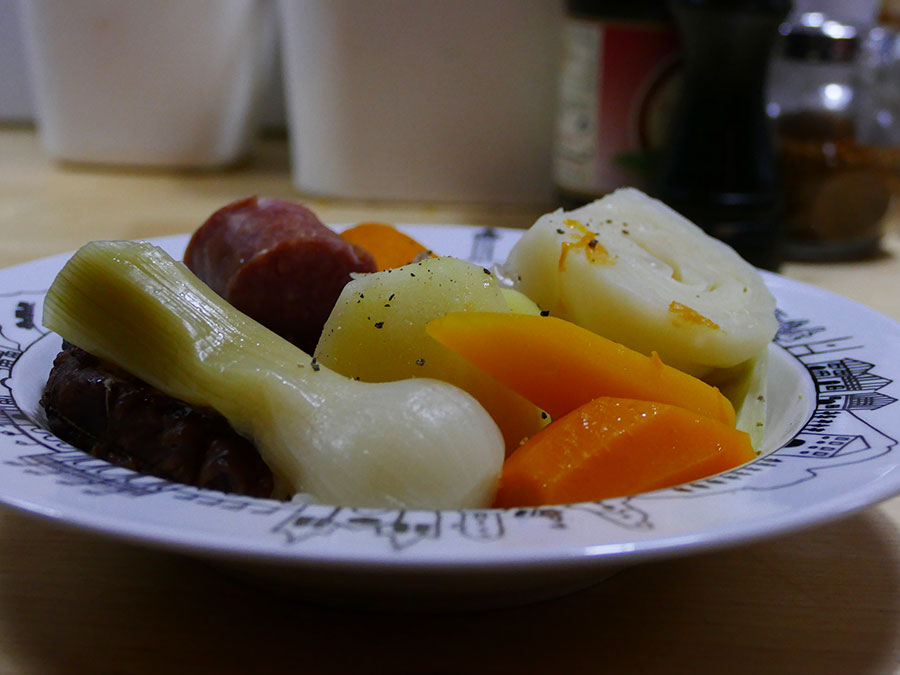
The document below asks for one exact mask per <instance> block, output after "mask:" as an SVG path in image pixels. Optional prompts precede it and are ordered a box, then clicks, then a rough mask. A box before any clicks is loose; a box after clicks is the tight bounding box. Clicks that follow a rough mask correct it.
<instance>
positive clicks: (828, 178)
mask: <svg viewBox="0 0 900 675" xmlns="http://www.w3.org/2000/svg"><path fill="white" fill-rule="evenodd" d="M776 128H777V131H778V150H779V161H780V169H781V175H782V177H783V181H784V190H785V194H784V197H785V204H786V210H785V235H786V243H785V254H786V255H787V256H788V257H791V258H794V259H818V260H825V259H830V260H835V259H843V258H855V257H862V256H866V255H870V254H871V253H873V252H874V251H875V250H876V249H877V247H878V242H879V240H880V238H881V234H882V223H883V221H884V216H885V214H886V213H887V210H888V207H889V206H890V200H891V192H890V190H889V189H888V187H887V182H886V168H882V166H881V165H882V163H883V160H885V159H886V154H887V151H886V150H880V149H878V148H874V147H865V146H862V145H859V144H858V143H857V142H856V139H855V134H854V124H853V121H852V120H850V119H848V118H846V117H844V116H842V115H837V114H833V113H829V112H827V111H813V110H807V111H803V112H794V113H788V114H785V115H782V116H781V117H779V119H778V122H777V125H776Z"/></svg>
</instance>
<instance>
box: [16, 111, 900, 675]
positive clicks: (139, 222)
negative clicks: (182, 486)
mask: <svg viewBox="0 0 900 675" xmlns="http://www.w3.org/2000/svg"><path fill="white" fill-rule="evenodd" d="M252 193H258V194H266V195H272V196H282V197H289V198H293V199H304V201H306V202H307V203H308V204H309V205H310V206H311V207H312V208H313V209H314V210H315V211H316V212H317V213H318V214H319V215H320V217H322V219H323V220H325V221H326V222H352V221H358V220H363V219H378V220H387V221H393V222H436V223H472V224H487V223H491V224H494V225H504V226H514V227H527V226H528V225H530V224H531V222H533V220H534V219H535V217H536V216H537V215H539V214H540V213H541V212H543V211H544V210H545V208H546V207H544V206H541V205H534V206H515V207H513V206H505V207H500V206H492V205H455V204H395V203H361V202H353V203H347V202H343V201H330V200H323V199H313V198H303V197H302V196H301V195H298V194H297V193H296V191H295V190H294V189H293V188H292V186H291V183H290V178H289V170H288V158H287V152H286V149H285V144H284V141H283V139H281V140H280V139H268V140H263V141H261V142H260V143H259V144H258V146H257V147H256V148H255V151H254V154H253V156H252V157H251V158H250V160H249V161H248V163H247V164H246V165H244V166H242V167H238V168H236V169H233V170H229V171H223V172H221V173H212V174H210V173H179V174H172V173H162V172H149V171H144V172H111V171H108V170H103V171H101V170H98V169H93V170H88V169H81V168H77V169H76V168H72V167H58V166H54V165H53V164H51V163H50V162H48V161H47V160H46V158H45V157H43V156H42V154H41V152H40V149H39V147H38V144H37V140H36V137H35V135H34V133H33V132H32V131H31V130H29V129H23V128H0V266H8V265H12V264H15V263H19V262H25V261H27V260H30V259H33V258H36V257H40V256H44V255H49V254H51V253H57V252H62V251H67V250H71V249H74V248H76V247H77V246H79V245H80V244H82V243H84V242H85V241H87V240H91V239H101V238H138V237H140V238H144V237H152V236H160V235H166V234H177V233H183V232H188V231H191V230H192V229H194V228H195V227H196V226H197V225H199V224H200V223H201V222H202V221H203V220H204V219H205V217H206V216H207V215H208V214H209V213H211V212H212V211H213V210H215V209H216V208H217V207H219V206H221V205H223V204H225V203H226V202H228V201H230V200H232V199H235V198H237V197H241V196H244V195H247V194H252ZM783 272H784V273H785V274H786V275H788V276H790V277H793V278H796V279H801V280H803V281H807V282H810V283H813V284H816V285H818V286H821V287H823V288H828V289H831V290H835V291H838V292H840V293H842V294H844V295H846V296H849V297H851V298H853V299H855V300H857V301H860V302H862V303H864V304H868V305H870V306H872V307H874V308H875V309H877V310H879V311H881V312H884V313H885V314H888V315H890V316H892V317H894V318H896V319H900V293H898V291H897V289H898V281H900V236H898V234H897V232H896V231H892V232H891V233H890V234H889V235H888V237H887V238H886V241H885V252H884V253H883V254H882V255H881V256H879V257H878V258H877V259H875V260H872V261H867V262H864V263H847V264H840V265H798V264H791V265H788V266H786V267H785V268H784V270H783ZM888 288H892V289H894V290H892V291H887V290H885V289H888ZM898 527H900V498H898V499H893V500H890V501H888V502H885V503H883V504H881V505H879V506H876V507H874V508H870V509H868V510H866V511H864V512H861V513H857V514H855V515H852V516H850V517H848V518H846V519H844V520H842V521H839V522H833V523H829V524H827V525H823V526H821V527H817V528H815V529H812V530H808V531H804V532H802V533H799V534H792V535H790V536H786V537H782V538H777V539H772V540H768V541H764V542H760V543H756V544H752V545H745V546H741V547H739V548H734V549H730V550H726V551H722V552H718V553H709V554H703V555H696V556H692V557H687V558H682V559H675V560H665V561H661V562H654V563H648V564H644V565H641V566H638V567H634V568H631V569H627V570H625V571H623V572H621V573H619V574H618V575H616V576H614V577H612V578H610V579H608V580H606V581H604V582H602V583H600V584H598V585H597V586H595V587H593V588H590V589H588V590H585V591H581V592H578V593H575V594H572V595H569V596H566V597H563V598H560V599H557V600H552V601H547V602H544V603H540V604H534V605H529V606H524V607H521V608H516V609H504V610H495V611H489V612H472V613H458V614H424V615H405V614H390V613H382V612H375V611H351V610H345V609H336V608H329V607H322V606H316V605H313V604H308V603H306V602H304V601H303V600H302V599H300V598H296V597H291V596H286V595H284V594H281V593H277V592H272V591H261V590H259V589H257V588H254V587H251V586H249V585H247V584H245V583H244V582H243V581H241V580H239V579H236V578H234V577H232V576H229V575H226V574H225V573H223V572H221V571H220V570H218V569H217V568H213V567H210V566H208V565H206V564H205V563H202V562H199V561H196V560H193V559H190V558H185V557H181V556H179V555H176V554H172V553H167V552H161V551H157V550H148V549H144V548H140V547H137V546H134V545H130V544H126V543H122V542H119V541H113V540H109V539H104V538H101V537H99V536H95V535H91V534H85V533H84V532H76V531H70V530H68V529H64V528H62V527H60V526H58V525H55V524H50V523H47V522H44V521H39V520H36V519H34V518H32V517H29V516H26V515H23V514H21V513H17V512H14V511H9V510H5V509H4V510H2V511H0V672H2V673H35V674H38V673H40V674H45V673H76V672H77V673H81V672H100V673H174V672H178V673H180V672H185V673H206V672H210V673H230V672H252V673H256V672H270V671H271V672H279V673H285V672H308V673H340V672H379V673H394V672H397V673H418V672H429V673H435V672H437V673H463V672H465V673H469V672H479V673H481V672H484V673H507V672H515V673H587V672H591V673H594V672H604V671H606V672H616V673H650V672H654V673H655V672H666V673H680V672H684V673H696V672H715V673H818V674H822V673H893V672H900V530H898Z"/></svg>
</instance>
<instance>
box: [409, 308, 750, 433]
mask: <svg viewBox="0 0 900 675" xmlns="http://www.w3.org/2000/svg"><path fill="white" fill-rule="evenodd" d="M426 330H427V331H428V334H429V335H431V336H432V337H433V338H435V339H436V340H437V341H438V342H440V343H441V344H443V345H445V346H446V347H449V348H450V349H452V350H453V351H455V352H457V353H459V354H460V355H462V356H463V357H465V358H466V359H468V360H469V361H471V362H472V363H474V364H475V365H476V366H478V367H479V368H481V369H482V370H484V371H486V372H487V373H490V374H491V375H493V376H494V377H495V378H497V379H498V380H500V381H501V382H503V383H504V384H505V385H506V386H508V387H509V388H510V389H513V390H514V391H517V392H519V394H521V395H522V396H523V397H525V398H527V399H528V400H529V401H531V402H532V403H534V404H535V405H537V406H538V407H539V408H542V409H543V410H546V411H547V412H548V413H550V415H551V416H552V417H554V418H556V417H561V416H563V415H565V414H567V413H569V412H571V411H572V410H574V409H575V408H577V407H578V406H580V405H582V404H584V403H586V402H587V401H590V400H591V399H594V398H597V397H598V396H615V397H620V398H633V399H639V400H643V401H658V402H660V403H669V404H672V405H677V406H681V407H682V408H687V409H688V410H692V411H694V412H695V413H697V414H699V415H703V416H705V417H711V418H713V419H717V420H719V421H721V422H724V423H725V424H729V425H731V426H734V406H732V405H731V402H730V401H729V400H728V399H727V398H726V397H725V396H723V395H722V393H721V392H720V391H719V390H718V389H717V388H715V387H711V386H710V385H708V384H706V383H705V382H703V381H701V380H698V379H697V378H696V377H693V376H691V375H688V374H687V373H683V372H681V371H680V370H677V369H676V368H672V367H671V366H667V365H665V364H663V362H662V361H660V359H659V357H658V356H657V355H656V354H654V355H653V356H645V355H644V354H641V353H639V352H636V351H634V350H633V349H629V348H628V347H625V346H623V345H620V344H618V343H617V342H613V341H612V340H608V339H607V338H605V337H602V336H600V335H597V334H596V333H593V332H591V331H589V330H587V329H585V328H581V327H580V326H577V325H575V324H574V323H571V322H569V321H565V320H563V319H559V318H556V317H550V316H534V315H526V314H511V313H510V314H505V313H491V312H454V313H452V314H448V315H446V316H444V317H441V318H439V319H435V320H433V321H431V322H429V324H428V325H427V326H426Z"/></svg>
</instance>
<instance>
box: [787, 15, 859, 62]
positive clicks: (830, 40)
mask: <svg viewBox="0 0 900 675" xmlns="http://www.w3.org/2000/svg"><path fill="white" fill-rule="evenodd" d="M780 32H781V34H782V35H783V43H782V49H781V52H782V56H783V58H786V59H791V60H797V61H818V62H826V63H843V62H848V61H852V60H853V59H854V58H856V55H857V52H858V51H859V31H857V29H856V27H855V26H851V25H849V24H845V23H841V22H840V21H835V20H833V19H828V18H826V17H825V16H824V15H823V14H822V13H821V12H806V13H804V14H801V15H800V16H799V17H798V18H796V19H794V20H792V21H790V22H786V23H784V24H782V26H781V28H780Z"/></svg>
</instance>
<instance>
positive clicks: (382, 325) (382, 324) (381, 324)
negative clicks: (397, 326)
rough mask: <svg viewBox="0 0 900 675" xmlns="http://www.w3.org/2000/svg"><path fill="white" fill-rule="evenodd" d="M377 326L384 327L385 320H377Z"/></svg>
mask: <svg viewBox="0 0 900 675" xmlns="http://www.w3.org/2000/svg"><path fill="white" fill-rule="evenodd" d="M375 328H384V321H376V322H375Z"/></svg>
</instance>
